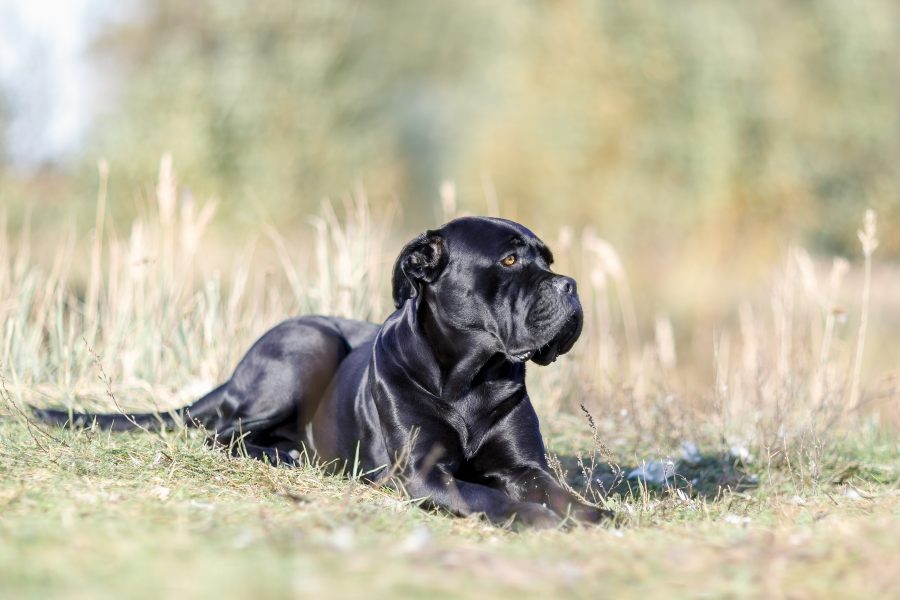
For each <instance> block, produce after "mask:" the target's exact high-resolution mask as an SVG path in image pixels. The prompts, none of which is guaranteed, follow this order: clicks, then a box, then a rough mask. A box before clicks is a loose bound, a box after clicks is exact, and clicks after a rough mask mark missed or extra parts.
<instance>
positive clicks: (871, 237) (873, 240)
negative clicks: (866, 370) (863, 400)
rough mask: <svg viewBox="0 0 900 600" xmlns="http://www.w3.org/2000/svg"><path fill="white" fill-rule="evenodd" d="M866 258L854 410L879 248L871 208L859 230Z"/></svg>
mask: <svg viewBox="0 0 900 600" xmlns="http://www.w3.org/2000/svg"><path fill="white" fill-rule="evenodd" d="M857 236H858V237H859V242H860V244H861V245H862V252H863V257H864V258H865V269H866V271H865V276H864V278H863V290H862V307H861V309H860V316H859V331H858V333H857V338H856V358H855V359H854V361H853V380H852V383H851V384H850V400H849V403H848V408H849V409H850V410H852V409H853V408H855V407H856V406H858V405H859V394H860V393H859V380H860V377H861V376H862V363H863V353H864V352H865V347H866V330H867V328H868V326H869V299H870V296H871V293H872V254H873V253H874V252H875V249H876V248H878V227H877V220H876V215H875V211H874V210H872V209H869V210H867V211H866V215H865V217H864V219H863V228H862V229H861V230H859V231H857Z"/></svg>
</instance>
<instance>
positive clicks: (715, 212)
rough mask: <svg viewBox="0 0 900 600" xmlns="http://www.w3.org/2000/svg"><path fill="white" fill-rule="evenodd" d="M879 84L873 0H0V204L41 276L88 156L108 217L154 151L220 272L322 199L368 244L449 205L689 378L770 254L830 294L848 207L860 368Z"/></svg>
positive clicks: (890, 100) (878, 149) (890, 153)
mask: <svg viewBox="0 0 900 600" xmlns="http://www.w3.org/2000/svg"><path fill="white" fill-rule="evenodd" d="M898 92H900V4H898V3H897V2H895V1H894V0H860V1H858V2H846V1H843V0H824V1H821V2H812V1H798V2H786V1H777V0H758V1H756V2H741V3H721V2H714V1H703V0H700V1H697V2H691V3H688V4H685V3H673V2H625V3H623V2H618V1H614V0H597V1H587V0H580V1H579V0H556V1H546V2H545V1H529V2H517V3H495V2H485V1H476V0H454V1H452V2H451V1H444V0H441V1H429V2H413V1H400V0H386V1H382V2H363V1H360V0H355V1H351V0H330V1H328V2H310V3H297V2H292V1H288V0H269V1H267V2H264V3H260V2H249V1H245V0H228V1H214V0H198V1H193V2H181V1H176V0H128V1H127V2H118V3H109V2H100V1H99V0H69V1H68V2H65V3H58V2H54V1H53V0H28V1H27V2H26V1H24V0H23V1H20V2H15V1H12V0H2V2H0V135H2V140H3V144H2V151H0V206H2V209H0V212H2V215H3V218H5V219H6V228H7V230H8V231H9V232H11V235H12V236H13V238H15V237H16V236H18V235H22V232H25V231H27V232H28V234H29V235H30V236H31V237H32V238H33V239H34V240H36V243H35V244H33V246H34V249H33V253H34V256H35V257H36V258H35V260H37V261H41V260H42V256H43V254H42V253H43V249H44V248H50V247H52V246H53V244H51V243H50V242H53V243H55V242H56V241H57V240H58V238H59V236H60V232H62V231H70V230H71V231H76V232H86V231H88V230H89V229H90V227H91V226H92V225H93V223H94V220H95V212H96V202H97V201H96V198H97V190H98V187H99V184H98V169H97V164H98V160H99V159H105V160H106V161H108V164H109V173H110V175H109V181H108V186H109V187H108V196H107V198H108V200H107V201H106V211H107V215H106V217H107V219H108V222H109V223H112V224H113V225H112V226H113V227H114V226H116V225H115V224H119V226H121V227H127V224H128V223H130V222H131V219H133V218H135V217H136V216H139V215H141V214H142V213H143V212H145V211H146V210H148V209H147V207H148V206H150V205H152V204H153V202H154V200H153V197H154V194H155V189H156V187H155V186H156V181H157V172H158V170H159V165H160V157H161V156H162V155H163V154H164V153H166V152H171V154H172V157H173V163H174V165H175V168H176V169H177V172H178V181H179V184H180V186H181V190H182V191H181V194H182V196H181V201H186V200H185V198H190V197H194V198H200V199H203V200H204V201H205V200H210V199H212V200H215V201H216V202H217V213H216V217H215V220H214V222H213V224H212V225H211V226H210V233H209V238H210V239H211V240H213V241H212V242H210V248H212V247H218V248H219V250H218V254H216V251H214V250H212V249H210V250H209V252H208V256H207V258H206V259H205V260H210V261H212V262H215V263H216V264H218V265H222V266H224V268H226V269H227V268H228V265H229V262H228V261H229V253H228V252H229V250H230V249H231V248H233V247H234V243H235V240H236V239H244V238H246V237H248V236H251V235H254V234H256V233H257V232H259V231H260V230H261V229H262V228H263V227H265V226H268V225H271V224H274V225H275V226H276V227H277V229H278V231H280V232H281V234H282V235H284V236H285V239H286V240H288V243H289V244H290V243H293V242H294V241H296V243H297V244H301V243H302V240H303V239H304V238H309V237H311V235H310V234H311V231H312V230H311V227H310V215H315V214H317V213H318V211H319V210H320V207H321V206H322V202H323V199H326V198H328V199H332V200H334V201H336V202H341V201H343V200H344V199H346V198H348V197H350V196H351V195H354V194H360V193H362V191H363V190H364V192H365V195H366V197H367V201H368V203H369V204H370V205H371V206H372V208H373V211H375V212H378V213H379V214H382V215H386V216H385V217H384V218H385V219H387V218H390V219H392V221H391V223H392V225H391V235H392V236H393V237H396V240H394V241H395V242H396V246H390V245H389V247H399V243H400V242H402V239H403V238H405V237H408V236H409V235H412V234H413V233H415V232H416V231H419V230H421V229H423V228H425V227H428V226H434V225H436V224H438V223H440V222H441V220H442V219H443V218H444V216H445V215H446V208H447V206H446V203H447V201H448V199H450V200H452V201H453V203H454V204H455V205H456V206H457V207H458V209H459V210H460V211H463V212H471V213H491V214H500V215H502V216H505V217H508V218H512V219H516V220H520V221H522V222H524V223H526V224H528V225H530V226H531V227H532V228H533V229H534V230H535V231H536V232H537V233H538V234H539V235H541V236H543V237H545V238H547V239H548V240H551V241H554V242H559V243H561V244H563V245H565V244H566V243H567V240H572V239H576V240H577V239H582V238H580V237H578V236H582V235H583V232H584V231H588V232H590V233H591V235H594V234H596V235H598V236H600V237H602V238H603V239H605V240H608V241H609V242H610V243H611V244H612V246H613V247H615V248H616V249H617V250H618V253H619V256H621V257H622V261H623V262H624V263H625V270H626V271H627V272H628V274H629V276H630V278H631V281H630V283H631V290H632V292H633V294H632V296H633V302H634V304H635V306H636V313H637V314H636V317H635V321H636V326H637V328H638V329H640V330H644V331H649V330H651V329H652V328H653V326H654V322H658V319H657V316H658V315H659V314H660V313H664V314H665V315H667V317H671V319H672V322H673V323H674V336H675V339H676V340H677V341H678V343H679V346H680V347H681V346H687V347H688V348H690V347H694V346H696V347H697V348H702V349H703V352H704V353H705V354H704V355H703V356H702V357H701V358H699V359H698V361H699V362H703V363H708V364H709V365H712V362H713V359H712V357H711V356H710V355H711V350H712V347H713V338H714V335H713V333H712V332H713V331H715V330H717V328H719V327H721V326H722V325H720V324H722V323H724V324H727V323H729V322H730V323H732V325H734V324H736V323H737V319H738V316H739V315H738V312H739V306H740V304H741V302H742V301H744V300H750V301H752V300H759V301H761V302H763V303H765V301H766V300H765V298H767V294H768V293H769V292H770V289H769V288H770V284H771V282H772V281H773V272H774V271H776V270H778V269H780V267H778V265H780V264H782V263H781V261H782V260H783V259H784V257H785V256H788V255H789V248H790V247H792V246H794V245H801V246H804V247H805V248H807V249H808V250H809V252H810V254H811V256H812V257H813V261H814V263H813V268H814V269H817V268H818V269H819V272H820V275H822V276H824V274H827V269H828V266H830V264H831V263H830V261H831V257H832V256H835V255H838V256H846V257H847V258H848V259H849V260H850V261H851V264H852V266H853V267H854V269H853V270H851V274H850V276H849V277H850V281H851V285H850V286H848V288H849V289H850V290H851V291H852V293H853V296H852V298H856V297H857V295H858V294H857V291H858V289H859V287H860V286H859V284H858V279H857V281H856V283H855V284H854V283H853V278H854V277H858V272H859V269H857V268H856V267H857V266H858V265H859V262H858V261H859V257H860V250H859V241H858V239H857V230H858V229H859V228H860V226H861V221H862V215H863V213H864V211H865V209H866V208H867V207H868V208H873V209H875V211H876V212H877V215H878V223H879V228H880V232H881V235H880V236H879V238H880V246H879V248H878V254H877V258H878V264H877V267H876V278H875V282H876V285H875V287H874V289H873V314H872V318H873V320H875V321H876V322H877V323H878V330H877V333H878V334H880V335H882V336H883V337H884V340H885V345H884V348H885V352H877V353H875V356H874V357H873V363H872V364H874V365H876V366H873V367H871V368H872V369H873V370H874V371H875V372H879V373H880V372H883V371H884V370H885V369H887V368H889V367H891V366H894V363H895V362H896V358H897V356H896V352H895V351H894V346H895V344H894V343H893V342H891V340H896V335H898V334H900V305H898V298H900V288H898V284H897V283H896V282H897V280H898V279H900V277H896V276H895V275H897V274H898V269H897V267H895V266H893V261H895V260H896V258H897V256H898V255H900V241H898V237H897V235H896V231H898V226H900V93H898ZM446 182H452V187H451V186H449V185H447V184H446ZM442 185H443V189H444V200H445V201H444V203H443V204H442V201H441V189H442ZM76 238H77V236H76ZM392 239H393V238H392ZM41 240H46V241H47V242H48V243H47V244H42V243H41ZM85 240H87V237H86V235H85V236H83V237H82V238H80V241H79V240H76V243H80V242H84V241H85ZM215 240H218V242H216V241H215ZM298 247H299V246H298ZM216 256H217V257H218V258H209V257H216ZM262 256H263V258H261V259H259V260H266V259H265V258H264V257H265V254H264V253H263V254H262ZM51 258H52V252H50V251H47V252H46V256H45V257H44V258H43V259H44V260H47V261H50V259H51ZM271 260H274V259H271ZM77 266H78V265H75V267H76V268H77ZM569 266H570V265H567V264H565V263H563V264H562V265H561V268H566V267H569ZM301 268H302V267H301ZM589 272H590V271H589V269H588V270H587V271H586V270H585V269H584V267H583V266H582V270H581V273H589ZM385 280H387V267H385ZM854 301H855V300H854ZM848 302H850V300H848ZM376 317H377V316H373V318H376ZM697 323H703V324H708V325H709V326H708V327H699V328H698V327H696V326H695V325H696V324H697ZM698 352H699V350H698ZM867 365H869V362H868V361H867ZM867 368H870V367H869V366H867Z"/></svg>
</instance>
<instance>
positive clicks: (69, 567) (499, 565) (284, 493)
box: [0, 416, 900, 598]
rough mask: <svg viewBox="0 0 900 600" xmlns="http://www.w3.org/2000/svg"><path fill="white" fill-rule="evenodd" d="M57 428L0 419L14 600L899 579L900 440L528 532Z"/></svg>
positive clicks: (749, 588)
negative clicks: (598, 519) (800, 472)
mask: <svg viewBox="0 0 900 600" xmlns="http://www.w3.org/2000/svg"><path fill="white" fill-rule="evenodd" d="M46 432H48V433H50V434H51V435H52V436H53V438H55V439H51V438H50V437H47V436H46V435H45V434H44V433H41V432H39V431H36V430H33V429H31V430H30V429H29V428H28V427H26V425H25V424H24V422H23V421H22V420H21V419H20V418H19V417H18V416H6V417H3V418H0V582H2V585H0V596H2V597H10V598H12V597H15V598H20V597H35V598H38V597H39V598H46V597H59V596H62V597H72V598H80V597H84V598H106V597H109V598H120V597H129V598H144V597H146V598H151V597H153V598H156V597H197V598H205V597H240V596H252V597H259V598H268V597H289V596H300V595H304V594H314V595H316V596H329V597H358V596H359V595H360V594H367V595H375V596H378V595H389V596H392V597H397V596H400V597H421V596H423V595H427V596H429V597H474V596H480V597H485V596H487V595H497V596H504V597H513V596H516V597H521V596H527V597H548V596H549V595H551V594H557V595H567V596H573V597H585V598H597V597H601V596H609V597H646V596H648V595H652V596H657V597H658V596H661V595H663V594H666V595H669V596H673V597H684V596H687V597H692V596H696V597H760V596H767V597H772V596H776V597H777V596H779V595H786V596H790V597H810V596H826V597H843V598H846V597H860V596H863V595H875V596H887V595H889V593H890V590H891V589H892V588H891V586H892V584H896V579H895V577H896V573H897V572H898V569H900V537H898V535H897V531H900V494H898V487H897V482H898V477H900V473H898V469H897V464H896V460H894V461H893V462H891V456H896V451H897V444H896V440H886V439H880V440H879V439H877V438H873V439H872V440H869V441H868V442H867V445H866V447H865V448H862V447H857V448H856V450H855V452H853V453H851V452H849V451H846V452H845V451H843V450H840V451H836V452H837V454H836V456H846V457H848V458H847V459H846V460H845V461H843V462H840V461H837V460H835V461H832V462H833V464H830V465H829V466H828V472H827V473H826V474H825V475H823V478H822V479H821V480H820V481H818V482H807V483H802V482H801V483H797V482H796V480H795V479H794V478H792V477H791V474H790V473H789V472H787V470H786V469H785V468H780V469H775V470H772V469H770V468H767V466H766V465H760V464H756V465H755V466H754V467H753V468H752V469H749V470H750V471H753V470H754V469H755V476H758V477H759V485H757V486H755V487H753V488H752V489H749V490H746V491H744V492H729V491H727V490H726V491H722V492H720V493H719V494H717V495H716V496H711V495H706V496H704V495H701V494H685V495H679V494H673V493H667V492H665V491H664V490H663V491H661V490H654V489H646V488H640V489H637V490H636V491H635V492H634V493H625V494H623V495H619V496H615V497H614V498H612V499H611V500H610V502H611V504H612V505H613V507H614V508H616V510H617V511H619V512H620V513H622V514H623V523H622V524H621V525H620V526H619V527H611V526H605V527H591V528H576V529H574V530H570V531H558V532H554V531H551V532H521V533H515V532H512V531H508V530H505V529H502V528H497V527H492V526H490V525H488V524H487V523H485V522H484V521H480V520H477V519H459V518H455V517H451V516H448V515H445V514H440V513H435V512H431V511H426V510H423V509H421V508H419V507H418V506H416V505H415V503H414V502H410V501H408V500H407V499H404V498H402V497H401V496H399V495H398V494H397V493H396V492H393V491H391V490H387V489H376V488H374V487H371V486H368V485H365V484H362V483H360V482H357V481H354V480H351V479H345V478H336V477H329V476H325V475H323V474H321V473H320V472H318V471H317V470H316V469H314V468H311V467H309V468H301V469H283V468H273V467H269V466H267V465H264V464H262V463H259V462H256V461H252V460H246V459H234V458H229V457H227V456H226V455H224V454H222V453H220V452H218V451H215V450H212V449H209V448H207V447H206V446H205V445H204V443H203V440H202V436H201V435H200V434H199V432H178V433H173V434H167V435H165V436H163V437H158V436H155V435H148V434H143V433H134V434H109V433H105V432H99V431H80V432H69V431H59V430H55V429H47V430H46ZM848 465H849V466H852V468H851V469H849V470H848V469H847V468H846V467H848ZM767 471H768V474H767V473H766V472H767ZM838 475H839V476H838ZM788 591H789V593H788Z"/></svg>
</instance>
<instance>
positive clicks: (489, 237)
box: [441, 217, 553, 263]
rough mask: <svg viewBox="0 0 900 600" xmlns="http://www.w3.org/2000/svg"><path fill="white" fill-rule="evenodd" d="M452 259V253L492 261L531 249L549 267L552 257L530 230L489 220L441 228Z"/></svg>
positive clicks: (459, 221)
mask: <svg viewBox="0 0 900 600" xmlns="http://www.w3.org/2000/svg"><path fill="white" fill-rule="evenodd" d="M441 232H442V234H443V236H444V238H445V240H446V243H447V245H448V247H449V250H450V253H451V255H452V253H453V251H454V249H456V250H463V251H467V252H473V253H478V254H483V255H485V257H486V258H489V259H491V260H494V259H496V258H498V257H499V255H500V254H502V253H503V252H508V251H510V250H515V249H516V248H523V249H526V250H527V249H532V250H534V251H535V252H536V253H537V254H538V255H540V256H543V257H544V259H545V260H546V261H547V262H548V263H551V262H553V255H552V254H551V253H550V250H549V248H547V245H546V244H544V242H543V241H542V240H541V239H540V238H539V237H537V236H536V235H535V234H534V233H533V232H532V231H531V230H530V229H528V228H527V227H525V226H524V225H520V224H519V223H516V222H514V221H507V220H506V219H497V218H489V217H462V218H459V219H455V220H453V221H450V222H449V223H447V224H446V225H444V226H443V227H442V228H441Z"/></svg>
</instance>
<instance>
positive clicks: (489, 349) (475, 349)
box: [410, 298, 509, 401]
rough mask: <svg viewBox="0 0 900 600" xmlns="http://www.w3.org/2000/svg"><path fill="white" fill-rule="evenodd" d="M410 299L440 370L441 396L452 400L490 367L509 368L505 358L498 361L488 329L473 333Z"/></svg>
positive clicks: (427, 305)
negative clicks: (455, 325)
mask: <svg viewBox="0 0 900 600" xmlns="http://www.w3.org/2000/svg"><path fill="white" fill-rule="evenodd" d="M418 300H419V302H411V303H410V304H413V305H414V306H413V307H410V308H411V309H412V310H414V311H415V320H416V323H417V325H418V326H419V327H420V329H421V332H422V335H424V336H425V338H426V339H427V340H428V342H429V347H430V348H431V351H432V354H433V355H434V359H435V361H436V362H437V364H438V366H439V367H440V370H441V396H442V397H443V398H444V400H448V401H452V400H455V399H457V398H458V397H459V396H461V395H462V393H463V391H464V390H468V389H470V388H471V387H472V382H473V379H475V378H476V377H483V376H484V372H485V371H486V370H490V369H491V368H504V369H505V368H508V367H509V364H508V362H507V361H506V360H505V359H504V358H500V359H499V360H498V350H497V349H496V348H495V347H494V346H495V340H494V338H493V337H492V336H491V335H490V334H488V333H487V332H473V331H471V330H464V329H460V328H457V327H454V326H453V325H452V324H450V323H448V322H447V321H446V320H445V319H443V318H441V314H440V312H439V311H436V310H434V308H433V307H432V306H431V305H430V303H429V302H428V301H427V300H426V299H424V298H419V299H418Z"/></svg>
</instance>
